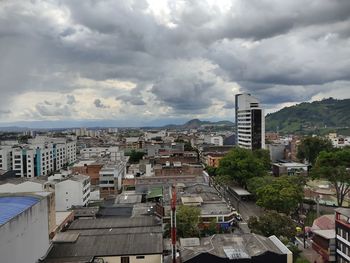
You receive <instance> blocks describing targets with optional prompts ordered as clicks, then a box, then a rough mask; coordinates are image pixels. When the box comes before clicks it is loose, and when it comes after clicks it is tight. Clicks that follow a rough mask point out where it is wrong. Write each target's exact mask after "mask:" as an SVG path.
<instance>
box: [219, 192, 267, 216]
mask: <svg viewBox="0 0 350 263" xmlns="http://www.w3.org/2000/svg"><path fill="white" fill-rule="evenodd" d="M214 187H215V189H216V190H217V191H218V192H219V193H220V194H221V196H222V197H223V198H224V199H225V200H226V202H227V203H229V204H230V205H231V206H233V207H234V208H235V209H236V210H237V211H238V212H239V213H240V214H241V216H242V218H243V220H244V221H248V219H249V217H251V216H260V215H261V214H263V209H262V208H261V207H259V206H257V205H256V204H255V202H253V201H240V202H239V201H238V200H237V199H236V198H235V197H234V196H233V195H231V193H229V192H228V191H227V190H226V189H225V188H224V187H220V186H214Z"/></svg>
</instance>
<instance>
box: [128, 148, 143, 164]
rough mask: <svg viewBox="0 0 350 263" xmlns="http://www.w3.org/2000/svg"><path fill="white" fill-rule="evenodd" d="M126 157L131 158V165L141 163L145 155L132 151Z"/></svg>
mask: <svg viewBox="0 0 350 263" xmlns="http://www.w3.org/2000/svg"><path fill="white" fill-rule="evenodd" d="M126 155H128V156H130V158H129V162H130V163H139V161H140V160H141V159H142V158H143V156H144V155H145V153H144V152H138V151H135V150H131V152H130V153H128V154H126Z"/></svg>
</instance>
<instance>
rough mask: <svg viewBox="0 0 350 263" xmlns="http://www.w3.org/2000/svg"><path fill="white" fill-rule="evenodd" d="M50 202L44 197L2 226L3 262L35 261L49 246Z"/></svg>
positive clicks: (1, 251)
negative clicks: (48, 209)
mask: <svg viewBox="0 0 350 263" xmlns="http://www.w3.org/2000/svg"><path fill="white" fill-rule="evenodd" d="M47 208H48V204H47V199H42V200H41V201H40V202H39V203H37V204H35V205H34V206H32V207H31V208H29V209H28V210H26V211H25V212H23V213H21V214H20V215H18V216H17V217H15V218H13V219H12V220H10V221H9V222H7V223H6V224H4V225H2V226H1V227H0V261H1V263H34V262H37V260H38V259H39V258H40V257H42V256H44V255H45V254H46V251H47V250H48V248H49V233H48V229H49V226H48V211H47Z"/></svg>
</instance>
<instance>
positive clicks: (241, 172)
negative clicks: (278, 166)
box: [217, 147, 270, 188]
mask: <svg viewBox="0 0 350 263" xmlns="http://www.w3.org/2000/svg"><path fill="white" fill-rule="evenodd" d="M269 166H270V160H269V157H268V152H267V151H264V150H259V151H251V150H247V149H243V148H238V147H237V148H234V149H232V150H231V151H230V152H229V153H228V154H226V155H225V156H224V157H223V158H222V159H221V160H220V164H219V168H218V170H217V172H218V175H220V176H225V175H227V176H229V177H230V178H231V179H233V180H235V181H236V182H237V183H238V184H240V185H241V186H242V187H245V188H246V187H247V181H248V180H249V179H250V178H253V177H256V176H259V177H260V176H264V175H266V174H267V170H268V168H269Z"/></svg>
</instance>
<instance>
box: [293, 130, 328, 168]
mask: <svg viewBox="0 0 350 263" xmlns="http://www.w3.org/2000/svg"><path fill="white" fill-rule="evenodd" d="M332 149H333V145H332V142H331V141H330V140H328V139H324V138H321V137H311V136H308V137H305V138H303V139H302V140H301V142H300V144H299V145H298V151H297V157H298V159H300V160H306V161H308V162H309V163H311V164H312V165H314V164H315V161H316V159H317V156H318V155H319V153H320V152H321V151H331V150H332Z"/></svg>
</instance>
